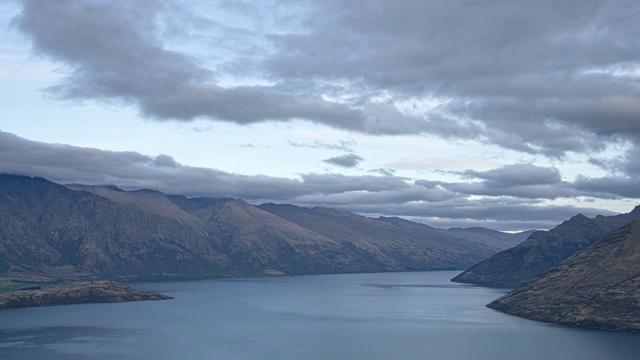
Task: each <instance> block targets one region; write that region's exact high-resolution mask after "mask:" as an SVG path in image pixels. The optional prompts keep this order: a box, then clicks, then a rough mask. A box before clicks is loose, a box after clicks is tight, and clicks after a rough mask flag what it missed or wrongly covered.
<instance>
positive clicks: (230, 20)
mask: <svg viewBox="0 0 640 360" xmlns="http://www.w3.org/2000/svg"><path fill="white" fill-rule="evenodd" d="M639 18H640V3H638V2H637V1H625V0H606V1H605V0H603V1H592V0H585V1H557V0H554V1H546V0H540V1H535V2H534V1H511V0H491V1H481V0H473V1H471V0H467V1H462V0H461V1H450V0H415V1H414V0H398V1H388V0H323V1H303V0H296V1H289V0H281V1H269V0H265V1H242V0H213V1H196V0H194V1H189V0H166V1H163V0H137V1H100V0H96V1H88V0H86V1H85V0H56V1H48V0H24V1H18V0H9V1H4V2H2V3H0V34H1V36H0V172H3V173H11V174H21V175H29V176H41V177H45V178H47V179H49V180H52V181H55V182H58V183H63V184H65V183H83V184H113V185H116V186H118V187H120V188H122V189H126V190H133V189H140V188H150V189H155V190H159V191H162V192H164V193H167V194H182V195H186V196H208V197H233V198H242V199H244V200H246V201H248V202H250V203H253V204H260V203H265V202H274V203H291V204H295V205H299V206H305V207H313V206H325V207H333V208H337V209H340V210H345V211H352V212H355V213H358V214H361V215H365V216H372V217H376V216H399V217H403V218H406V219H408V220H412V221H417V222H422V223H425V224H427V225H431V226H435V227H441V228H449V227H458V226H461V227H468V226H483V227H487V228H491V229H496V230H503V231H518V230H526V229H548V228H551V227H553V226H555V225H557V224H559V223H561V222H562V221H564V220H567V219H569V218H570V217H571V216H573V215H575V214H578V213H582V214H584V215H587V216H595V215H597V214H603V215H611V214H615V213H624V212H629V211H631V210H632V209H633V208H634V207H635V206H636V205H638V204H639V203H640V201H639V199H640V187H639V186H638V184H640V27H639V26H637V19H639Z"/></svg>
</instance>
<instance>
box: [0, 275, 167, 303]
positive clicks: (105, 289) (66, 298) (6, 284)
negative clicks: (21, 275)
mask: <svg viewBox="0 0 640 360" xmlns="http://www.w3.org/2000/svg"><path fill="white" fill-rule="evenodd" d="M167 299H172V297H170V296H166V295H163V294H160V293H155V292H147V291H142V290H137V289H133V288H131V287H129V286H126V285H124V284H121V283H118V282H115V281H110V280H95V281H74V282H64V283H51V282H20V281H0V309H14V308H24V307H34V306H49V305H68V304H83V303H103V302H126V301H144V300H167Z"/></svg>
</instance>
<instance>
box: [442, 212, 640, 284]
mask: <svg viewBox="0 0 640 360" xmlns="http://www.w3.org/2000/svg"><path fill="white" fill-rule="evenodd" d="M637 219H640V207H636V208H635V209H634V210H633V211H632V212H630V213H628V214H621V215H616V216H601V215H599V216H596V217H595V218H587V217H586V216H584V215H581V214H578V215H576V216H574V217H572V218H571V219H569V220H568V221H565V222H563V223H562V224H560V225H558V226H556V227H555V228H553V229H551V230H549V231H537V232H535V233H533V234H532V235H531V236H530V237H529V238H528V239H527V240H525V241H524V242H523V243H521V244H519V245H517V246H515V247H513V248H511V249H508V250H505V251H502V252H500V253H498V254H495V255H493V256H492V257H490V258H488V259H486V260H484V261H482V262H480V263H479V264H477V265H475V266H473V267H471V268H470V269H468V270H467V271H465V272H463V273H462V274H460V275H458V276H457V277H455V278H453V280H452V281H455V282H462V283H471V284H479V285H487V286H496V287H516V286H518V285H520V284H522V283H524V282H525V281H528V280H530V279H532V278H534V277H535V276H537V275H539V274H541V273H543V272H545V271H547V270H549V269H551V268H552V267H554V266H556V265H558V264H559V263H560V262H562V261H563V260H565V259H566V258H568V257H569V256H571V255H573V254H575V253H577V252H578V251H580V250H582V249H584V248H586V247H587V246H589V245H590V244H592V243H593V242H595V241H597V240H599V239H600V238H602V237H603V236H604V235H606V234H607V233H609V232H611V231H613V230H615V229H617V228H619V227H621V226H624V225H625V224H628V223H629V222H631V221H633V220H637Z"/></svg>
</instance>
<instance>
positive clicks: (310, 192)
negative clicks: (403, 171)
mask: <svg viewBox="0 0 640 360" xmlns="http://www.w3.org/2000/svg"><path fill="white" fill-rule="evenodd" d="M0 169H1V171H2V172H4V173H11V174H22V175H30V176H41V177H45V178H47V179H50V180H53V181H56V182H60V183H83V184H93V185H100V184H115V185H117V186H119V187H122V188H125V189H140V188H150V189H155V190H160V191H162V192H165V193H168V194H181V195H186V196H208V197H235V198H243V199H245V200H248V201H250V202H253V203H263V202H278V203H294V204H297V205H301V206H329V207H336V208H340V209H343V210H349V211H354V212H357V213H360V214H364V215H370V216H378V215H384V216H403V217H407V218H411V219H413V220H417V221H422V222H425V223H428V224H431V225H436V226H443V227H449V226H470V225H484V226H490V227H493V228H496V229H506V230H513V229H529V228H549V227H552V226H554V225H556V224H557V223H558V222H560V221H562V220H565V219H567V218H569V217H571V216H573V215H575V214H577V213H578V212H582V213H584V214H585V215H588V216H595V215H596V214H599V213H600V214H610V213H611V212H609V211H602V210H597V209H593V208H588V207H586V208H579V207H574V206H558V205H548V204H545V203H544V201H543V200H544V199H552V198H558V197H574V196H587V197H595V198H598V197H600V198H619V197H627V196H629V195H635V196H636V197H638V196H640V194H638V191H637V190H636V188H635V187H634V186H633V185H634V184H633V183H632V181H627V182H625V181H624V180H619V181H617V182H614V184H615V186H614V187H607V186H603V183H605V182H606V181H609V179H588V178H582V179H580V180H579V181H577V182H575V183H567V182H563V181H562V180H560V178H559V177H558V176H557V170H556V169H554V168H545V167H537V166H533V165H530V164H513V165H507V166H504V167H502V168H497V169H494V170H489V171H485V172H479V173H476V172H473V171H468V172H465V176H467V177H468V179H469V181H468V182H465V183H448V182H441V181H429V180H411V179H406V178H401V177H396V176H393V175H386V176H373V175H364V176H346V175H340V174H331V173H329V174H315V173H310V174H302V175H300V177H299V178H296V179H289V178H279V177H272V176H265V175H256V176H248V175H242V174H232V173H228V172H224V171H220V170H216V169H208V168H199V167H190V166H186V165H183V164H180V163H178V162H176V161H175V160H174V159H173V158H172V157H170V156H168V155H158V156H148V155H143V154H140V153H137V152H114V151H105V150H99V149H93V148H85V147H76V146H70V145H61V144H49V143H42V142H36V141H30V140H27V139H23V138H21V137H18V136H16V135H13V134H10V133H6V132H2V131H0ZM544 189H547V191H546V192H545V191H544ZM533 192H536V193H537V194H538V196H536V197H533V196H528V195H529V194H530V193H533ZM472 195H478V196H479V195H483V196H482V197H479V198H473V197H472Z"/></svg>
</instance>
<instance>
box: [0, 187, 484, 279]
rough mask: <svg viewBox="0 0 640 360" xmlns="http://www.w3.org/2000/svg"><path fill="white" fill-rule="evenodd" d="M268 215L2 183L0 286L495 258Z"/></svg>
mask: <svg viewBox="0 0 640 360" xmlns="http://www.w3.org/2000/svg"><path fill="white" fill-rule="evenodd" d="M276 208H282V207H281V206H280V205H274V206H271V205H265V206H262V207H256V206H253V205H250V204H248V203H246V202H244V201H242V200H238V199H211V198H186V197H183V196H167V195H165V194H162V193H160V192H157V191H153V190H139V191H122V190H120V189H118V188H116V187H113V186H84V185H68V186H62V185H59V184H55V183H53V182H50V181H48V180H45V179H42V178H31V177H24V176H13V175H0V276H7V277H13V278H41V277H43V276H45V277H49V278H55V279H78V278H106V279H121V280H131V279H166V278H197V277H208V276H253V275H275V274H310V273H337V272H363V271H404V270H430V269H463V268H467V267H469V266H471V265H472V264H474V263H477V262H478V261H480V260H482V259H484V258H486V257H487V256H490V255H492V254H493V253H495V252H496V249H495V247H493V246H489V245H487V244H484V243H482V242H477V241H471V240H467V239H464V238H461V237H459V236H451V235H447V234H446V233H442V232H441V231H440V230H434V229H432V228H429V227H427V226H422V225H419V224H415V223H410V222H407V223H410V224H404V225H398V224H391V223H389V222H385V221H378V220H375V219H370V218H366V217H363V216H359V215H355V214H352V213H348V212H340V211H337V210H333V209H320V208H318V209H304V208H296V207H292V208H290V209H291V211H289V212H288V215H287V216H285V214H284V213H285V212H283V211H280V212H278V211H275V210H274V209H276ZM267 209H269V210H271V211H267ZM295 213H297V215H295ZM411 224H413V225H411Z"/></svg>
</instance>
